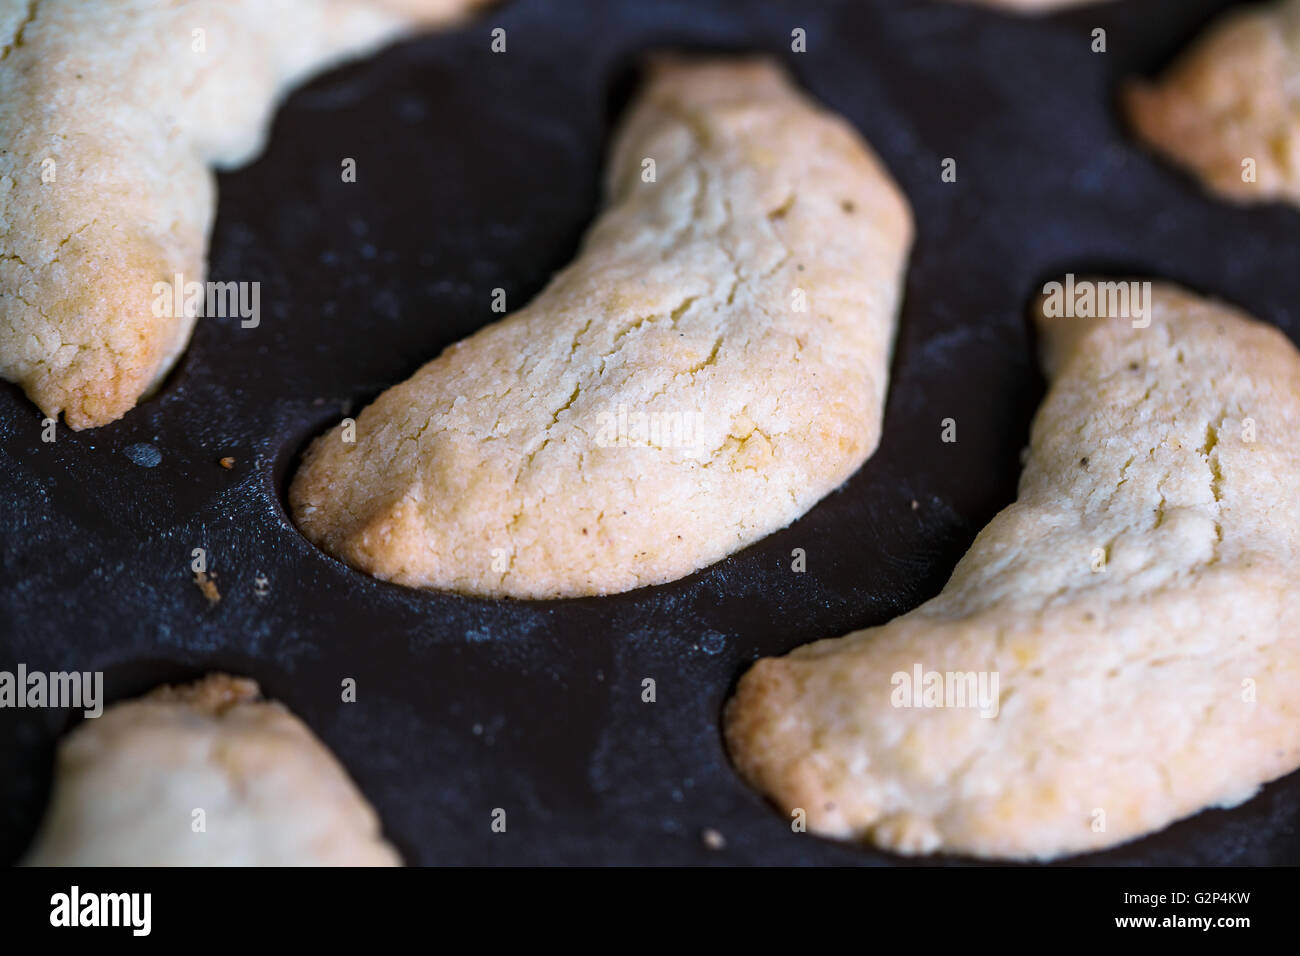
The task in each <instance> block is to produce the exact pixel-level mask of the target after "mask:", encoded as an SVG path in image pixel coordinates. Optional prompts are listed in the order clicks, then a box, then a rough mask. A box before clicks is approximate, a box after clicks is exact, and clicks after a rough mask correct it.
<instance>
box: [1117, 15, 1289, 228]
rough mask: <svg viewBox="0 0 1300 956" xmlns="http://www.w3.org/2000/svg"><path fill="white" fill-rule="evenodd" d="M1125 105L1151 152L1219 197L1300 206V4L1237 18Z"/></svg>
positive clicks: (1134, 86)
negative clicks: (1274, 201) (1183, 171)
mask: <svg viewBox="0 0 1300 956" xmlns="http://www.w3.org/2000/svg"><path fill="white" fill-rule="evenodd" d="M1123 100H1124V105H1125V108H1126V110H1127V112H1128V116H1129V119H1130V121H1131V122H1132V124H1133V126H1134V128H1135V129H1136V130H1137V133H1138V135H1139V136H1140V137H1141V138H1142V139H1143V140H1145V141H1146V143H1147V144H1148V145H1150V146H1151V147H1152V148H1153V149H1155V150H1156V151H1157V152H1158V153H1160V154H1161V155H1163V156H1165V157H1166V158H1168V159H1170V160H1172V161H1173V162H1175V163H1177V164H1179V165H1180V166H1183V167H1185V168H1186V169H1188V170H1189V171H1191V172H1192V173H1193V174H1195V175H1196V176H1197V178H1199V179H1200V180H1201V181H1202V182H1203V183H1204V185H1205V186H1206V187H1207V188H1209V189H1210V190H1212V191H1214V192H1215V193H1217V194H1219V195H1220V196H1222V197H1224V198H1226V199H1231V200H1234V201H1236V202H1262V201H1266V200H1277V199H1281V200H1285V201H1287V202H1291V203H1300V0H1280V2H1274V3H1268V4H1265V5H1262V6H1251V7H1246V8H1244V9H1234V10H1230V11H1229V12H1228V13H1226V14H1225V15H1224V16H1223V17H1222V18H1220V19H1219V20H1218V21H1216V22H1215V23H1214V25H1213V26H1211V27H1210V28H1209V30H1208V31H1207V32H1206V33H1205V34H1204V35H1203V36H1202V37H1200V38H1199V39H1198V40H1196V42H1195V43H1194V44H1193V45H1192V47H1191V49H1189V50H1188V51H1187V52H1186V53H1184V54H1183V55H1182V56H1181V57H1180V58H1179V59H1178V60H1177V61H1176V62H1175V63H1174V64H1173V66H1171V67H1170V68H1169V69H1168V70H1167V71H1166V72H1165V73H1164V75H1163V76H1161V77H1160V78H1159V79H1157V80H1155V81H1153V82H1147V81H1141V80H1137V81H1133V82H1131V83H1129V84H1128V86H1127V87H1126V88H1125V90H1124V96H1123Z"/></svg>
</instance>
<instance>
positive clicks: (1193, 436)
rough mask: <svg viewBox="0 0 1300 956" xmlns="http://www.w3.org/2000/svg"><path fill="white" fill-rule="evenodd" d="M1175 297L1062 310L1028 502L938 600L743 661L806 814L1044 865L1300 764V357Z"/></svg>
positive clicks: (765, 750)
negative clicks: (1140, 312) (1066, 313)
mask: <svg viewBox="0 0 1300 956" xmlns="http://www.w3.org/2000/svg"><path fill="white" fill-rule="evenodd" d="M1151 298H1152V308H1151V310H1150V312H1149V313H1148V314H1147V315H1146V317H1145V318H1144V319H1143V320H1142V321H1138V320H1136V319H1134V320H1132V321H1130V320H1129V319H1127V318H1107V319H1088V318H1065V317H1062V318H1050V319H1044V318H1042V317H1041V310H1040V320H1039V328H1040V331H1041V334H1042V341H1043V362H1044V367H1045V370H1046V372H1047V375H1048V377H1049V379H1050V380H1051V385H1050V389H1049V391H1048V394H1047V397H1046V399H1045V400H1044V402H1043V405H1042V406H1041V408H1040V409H1039V411H1038V414H1037V417H1036V418H1035V420H1034V424H1033V429H1032V434H1031V438H1030V448H1029V453H1028V460H1027V462H1026V464H1025V470H1024V473H1023V475H1022V476H1021V480H1020V489H1019V496H1018V498H1017V500H1016V502H1015V503H1014V504H1012V505H1011V506H1010V507H1008V508H1007V509H1006V510H1004V511H1003V512H1002V513H1000V514H999V515H997V517H995V518H994V519H993V521H992V522H991V523H990V524H989V525H988V527H986V528H985V529H984V530H983V531H982V532H981V533H980V535H979V536H978V537H977V538H976V539H975V543H974V544H973V545H972V546H971V549H970V551H969V552H968V553H967V554H966V556H965V557H964V558H963V559H962V560H961V562H960V563H959V564H958V565H957V568H956V570H955V571H954V572H953V575H952V578H951V579H950V580H949V582H948V584H947V586H946V587H945V588H944V589H943V592H942V593H941V594H940V595H939V596H938V597H936V598H934V599H933V600H931V601H929V602H927V603H926V604H924V605H922V606H921V607H919V608H918V609H916V610H915V611H913V612H911V613H909V614H906V615H904V616H902V617H900V618H898V619H896V620H894V621H892V622H890V623H888V624H886V625H884V626H882V627H875V628H869V629H867V630H862V631H857V632H855V633H853V634H850V635H848V636H847V637H842V638H838V639H834V640H824V641H819V642H817V643H814V644H810V645H808V646H806V647H801V648H799V649H797V650H795V651H793V652H792V653H790V654H789V655H787V656H785V657H781V658H766V659H763V660H760V661H759V662H758V663H756V664H755V665H754V667H753V668H752V669H751V670H750V671H749V672H748V673H746V674H745V675H744V677H743V678H742V679H741V681H740V684H739V687H738V689H737V692H736V696H735V697H734V699H733V700H732V701H731V702H730V704H729V706H728V708H727V712H726V722H725V723H726V739H727V742H728V746H729V749H730V752H731V755H732V758H733V760H734V762H735V765H736V767H737V769H738V770H739V771H740V772H741V774H742V775H743V776H744V777H745V778H747V779H748V780H749V781H750V782H752V783H753V784H754V785H755V786H756V787H757V788H759V789H760V790H762V791H763V792H764V793H766V794H767V795H768V796H769V797H771V799H772V800H773V801H775V803H776V804H777V805H778V806H779V807H780V808H781V809H782V810H783V811H784V812H786V813H790V814H795V811H796V810H802V811H803V812H804V814H806V820H807V824H808V828H809V829H810V830H812V831H815V832H817V833H821V834H824V835H827V836H833V837H840V838H844V839H852V840H862V841H868V842H870V843H874V844H875V845H877V846H879V847H883V848H886V849H889V850H894V851H897V852H900V853H909V854H912V853H930V852H934V851H945V852H951V853H960V854H969V855H972V856H978V857H993V858H1009V859H1047V858H1051V857H1056V856H1060V855H1063V854H1068V853H1076V852H1080V851H1084V850H1095V849H1099V848H1101V847H1108V846H1112V845H1114V844H1117V843H1121V842H1123V841H1125V840H1129V839H1132V838H1134V837H1138V836H1141V835H1142V834H1145V833H1150V832H1151V831H1153V830H1158V829H1160V828H1162V827H1164V826H1166V825H1168V824H1169V823H1171V822H1173V821H1174V820H1177V819H1179V818H1181V817H1185V816H1188V815H1189V814H1192V813H1196V812H1197V811H1198V810H1202V809H1204V808H1206V807H1216V806H1231V805H1234V804H1237V803H1240V802H1241V801H1243V800H1245V799H1247V798H1248V797H1250V796H1251V795H1253V794H1254V793H1255V792H1256V791H1257V790H1258V788H1259V787H1260V785H1261V784H1263V783H1264V782H1266V781H1269V780H1272V779H1274V778H1276V777H1280V776H1282V775H1283V774H1286V773H1289V772H1291V771H1292V770H1295V769H1296V768H1297V766H1300V639H1298V638H1297V627H1298V626H1300V581H1298V580H1297V571H1296V554H1297V550H1298V549H1300V448H1298V447H1297V445H1296V441H1295V436H1296V435H1297V434H1298V433H1300V355H1298V354H1297V352H1296V349H1295V348H1294V346H1293V345H1292V344H1291V343H1290V342H1289V341H1288V340H1287V338H1286V337H1285V336H1284V335H1282V334H1281V333H1280V332H1279V331H1278V330H1277V329H1275V328H1273V327H1271V326H1267V325H1264V324H1262V323H1260V322H1256V321H1254V320H1252V319H1250V318H1249V317H1247V316H1246V315H1244V314H1242V313H1241V312H1239V311H1237V310H1236V309H1234V308H1231V307H1229V306H1226V305H1223V304H1221V303H1218V302H1214V301H1211V300H1206V299H1202V298H1199V297H1197V296H1194V295H1192V294H1190V293H1188V292H1185V291H1183V290H1181V289H1178V288H1176V287H1174V286H1170V285H1164V284H1155V285H1154V287H1153V292H1152V297H1151ZM1107 314H1112V315H1113V314H1114V313H1113V312H1110V313H1107ZM1144 322H1146V323H1149V324H1147V325H1146V327H1142V326H1143V323H1144ZM1135 326H1136V327H1135ZM793 819H798V814H795V816H793V817H792V820H793Z"/></svg>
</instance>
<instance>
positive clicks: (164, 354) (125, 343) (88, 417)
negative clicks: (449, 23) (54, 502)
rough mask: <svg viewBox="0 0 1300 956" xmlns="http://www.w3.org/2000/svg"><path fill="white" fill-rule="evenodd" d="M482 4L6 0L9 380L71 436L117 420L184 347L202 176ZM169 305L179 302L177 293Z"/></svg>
mask: <svg viewBox="0 0 1300 956" xmlns="http://www.w3.org/2000/svg"><path fill="white" fill-rule="evenodd" d="M475 2H476V0H374V2H365V0H273V2H268V0H194V2H188V3H168V2H163V0H130V2H123V3H115V4H109V3H86V2H84V0H42V2H41V3H38V4H37V3H27V2H22V0H0V144H2V148H0V376H3V377H4V378H6V379H8V380H9V381H12V382H17V383H18V384H19V385H21V386H22V388H23V389H24V390H25V391H26V392H27V394H28V396H30V398H31V399H32V401H34V402H35V403H36V404H37V405H38V406H40V408H41V410H42V411H43V412H44V413H45V414H46V415H49V416H53V417H57V416H58V415H59V414H60V413H62V414H63V416H64V419H65V421H66V422H67V424H68V426H69V427H71V428H74V429H80V428H89V427H92V426H95V425H103V424H106V423H107V422H111V421H113V420H114V419H117V418H120V417H121V416H122V415H124V414H125V413H126V412H127V411H129V410H130V409H131V408H132V407H134V405H135V404H136V402H137V401H139V399H140V398H141V397H142V396H143V395H145V394H146V393H148V392H149V391H151V390H152V389H154V388H155V387H157V385H158V384H159V383H160V382H161V380H162V379H163V377H164V376H165V375H166V374H167V372H168V370H169V369H170V368H171V367H172V365H173V364H174V363H175V361H176V359H177V357H178V356H179V355H180V353H181V351H182V350H183V349H184V348H185V344H186V342H187V341H188V340H189V336H190V332H191V330H192V329H193V326H194V315H193V314H190V313H192V312H193V309H192V308H187V307H186V304H185V303H184V302H182V306H181V308H179V309H177V308H175V307H172V308H165V307H163V308H160V307H159V303H160V302H165V301H166V297H165V296H160V294H159V291H158V289H159V288H161V287H160V286H159V284H160V283H172V284H174V283H175V277H176V276H177V275H181V276H182V277H183V280H182V282H183V284H184V285H188V284H189V283H190V282H200V283H201V282H203V281H204V280H205V272H206V266H207V238H208V232H209V229H210V227H211V225H212V217H213V213H214V209H215V201H214V200H215V189H214V182H213V176H212V173H211V171H210V168H209V167H212V166H216V167H219V168H229V167H231V166H237V165H239V164H241V163H244V162H246V161H248V160H249V159H251V158H252V157H253V156H254V155H255V154H256V153H257V152H258V151H259V150H260V149H261V145H262V141H263V137H264V135H265V131H266V126H267V122H268V120H269V117H270V114H271V111H272V110H273V109H274V106H275V104H276V102H277V101H278V100H279V98H280V97H281V96H283V95H284V94H285V93H286V91H287V90H288V89H289V88H290V87H291V86H293V85H294V84H296V83H299V82H301V81H302V80H304V79H305V78H306V77H308V76H310V75H311V74H313V73H315V72H318V71H320V70H323V69H325V68H327V67H330V66H332V65H334V64H336V63H338V62H339V61H340V60H342V59H344V58H346V57H350V56H356V55H359V54H362V53H365V52H367V51H370V50H372V49H374V48H376V47H377V46H379V45H380V44H382V43H384V42H386V41H389V40H392V39H394V38H395V37H397V36H398V35H400V34H402V33H403V32H406V31H410V30H413V29H415V28H417V27H418V26H420V25H422V24H426V23H433V22H441V21H445V20H448V19H450V18H451V17H453V16H454V15H456V14H458V13H460V12H461V11H463V10H465V9H467V8H469V7H472V6H474V5H475ZM173 298H176V297H173Z"/></svg>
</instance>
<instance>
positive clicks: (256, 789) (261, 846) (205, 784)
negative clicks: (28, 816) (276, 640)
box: [24, 674, 401, 866]
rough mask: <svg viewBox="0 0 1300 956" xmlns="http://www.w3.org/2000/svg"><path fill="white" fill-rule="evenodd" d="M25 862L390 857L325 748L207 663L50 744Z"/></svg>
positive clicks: (322, 861) (293, 861)
mask: <svg viewBox="0 0 1300 956" xmlns="http://www.w3.org/2000/svg"><path fill="white" fill-rule="evenodd" d="M24 862H25V863H26V864H27V865H29V866H394V865H399V864H400V862H401V861H400V860H399V858H398V856H397V853H396V851H394V850H393V848H392V847H391V846H389V845H388V844H387V843H386V842H385V841H384V839H383V837H382V835H381V834H380V832H379V820H378V818H376V816H375V812H374V810H373V809H371V807H370V804H368V803H367V802H366V800H365V798H364V797H363V796H362V795H361V794H360V793H359V792H358V791H357V788H356V786H355V785H354V784H353V783H352V781H351V780H350V779H349V778H348V775H347V773H346V771H344V769H343V768H342V767H341V766H339V763H338V761H337V760H335V759H334V756H333V755H332V754H331V753H330V752H329V751H328V750H327V749H326V748H325V747H324V745H323V744H321V742H320V741H319V740H317V739H316V737H315V736H313V734H312V732H311V731H310V730H308V729H307V727H306V725H304V724H303V722H302V721H300V720H299V719H298V718H297V717H295V716H294V715H293V714H291V713H289V711H288V710H286V709H285V708H284V707H283V706H282V705H281V704H277V703H271V702H267V701H261V700H259V699H258V688H257V684H255V683H254V682H253V681H251V680H247V679H243V678H234V677H227V676H225V675H222V674H214V675H210V676H208V677H205V678H204V679H203V680H201V681H199V682H197V683H195V684H190V685H186V686H183V687H163V688H160V689H158V690H155V691H154V692H153V693H151V694H148V695H147V696H145V697H141V698H139V699H137V700H132V701H128V702H126V703H123V704H118V705H117V706H115V707H110V708H108V709H107V710H106V711H104V714H103V716H101V717H99V718H96V719H91V720H87V721H86V722H85V723H84V724H82V725H81V726H80V727H78V728H77V729H76V730H75V731H74V732H73V733H72V734H70V735H69V736H68V738H67V739H66V740H64V741H63V743H62V744H61V745H60V747H59V756H58V763H57V768H56V778H55V782H54V794H53V798H52V802H51V806H50V809H49V812H48V813H47V815H46V818H45V822H44V823H43V825H42V827H41V832H40V833H39V834H38V836H37V838H36V843H35V845H34V846H33V847H32V850H31V851H30V853H29V854H28V856H27V859H26V860H25V861H24Z"/></svg>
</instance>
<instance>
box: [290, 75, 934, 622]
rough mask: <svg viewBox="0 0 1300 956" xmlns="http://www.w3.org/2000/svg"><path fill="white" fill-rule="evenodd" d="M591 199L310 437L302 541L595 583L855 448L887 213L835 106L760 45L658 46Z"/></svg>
mask: <svg viewBox="0 0 1300 956" xmlns="http://www.w3.org/2000/svg"><path fill="white" fill-rule="evenodd" d="M651 162H653V175H651V174H650V173H651V167H650V163H651ZM607 195H608V203H607V206H606V208H605V210H604V212H603V213H602V214H601V215H600V217H599V218H598V220H597V221H596V223H595V224H594V225H593V226H592V228H591V230H590V232H589V233H588V235H587V238H586V240H585V242H584V245H583V248H582V250H581V252H580V253H579V256H578V258H577V259H576V260H575V261H574V262H573V263H572V264H571V265H570V266H569V267H568V268H566V269H565V270H563V271H562V272H560V273H559V274H557V275H556V276H555V277H554V278H553V279H552V281H551V282H550V284H549V285H548V286H547V287H546V289H544V290H543V291H542V292H541V293H540V294H539V295H538V296H537V297H536V298H535V299H534V300H533V301H532V302H531V303H530V304H529V305H527V306H526V307H525V308H523V309H522V310H520V311H518V312H516V313H514V314H512V315H510V316H508V317H506V318H505V319H503V320H502V321H500V322H498V323H496V324H494V325H491V326H488V327H487V328H485V329H483V330H481V331H479V332H478V333H476V334H475V335H473V336H471V337H470V338H468V339H466V340H464V341H462V342H459V343H457V344H456V345H453V346H452V347H451V348H449V349H447V350H446V351H445V352H444V353H443V354H442V355H441V356H439V357H438V358H437V359H435V360H434V361H432V362H430V363H428V364H427V365H425V366H424V367H423V368H422V369H420V370H419V371H418V372H417V373H416V374H415V375H414V376H413V377H412V378H410V379H408V380H407V381H406V382H404V383H402V384H401V385H398V386H395V387H394V388H391V389H389V390H388V391H387V392H385V393H384V394H383V395H381V396H380V397H379V398H378V399H377V400H376V401H375V402H374V403H373V404H372V405H371V406H369V407H368V408H367V409H366V410H365V411H364V412H362V414H361V415H360V416H359V417H358V419H357V420H356V423H355V441H352V442H349V441H347V440H346V438H347V428H348V425H347V423H344V424H343V425H341V426H339V427H338V428H335V429H334V430H333V431H331V432H328V433H326V434H325V435H323V436H321V437H320V438H318V439H317V440H316V441H315V443H314V444H313V445H312V446H311V448H310V449H309V450H308V452H307V454H306V456H305V459H304V462H303V464H302V466H301V468H300V470H299V472H298V474H297V475H296V476H295V479H294V482H293V485H292V488H291V490H290V505H291V509H292V512H293V516H294V520H295V522H296V523H297V524H298V526H299V527H300V528H301V529H302V530H303V532H304V533H305V534H306V535H307V537H308V538H310V539H311V540H312V541H314V542H315V543H316V544H318V545H319V546H320V547H322V548H323V549H324V550H326V551H327V552H329V553H331V554H333V555H335V556H337V557H340V558H342V559H343V560H345V561H347V562H348V563H349V564H351V565H353V566H354V567H357V568H360V569H361V570H364V571H367V572H369V573H371V574H374V575H376V576H377V577H380V578H384V579H386V580H391V581H396V582H398V583H401V584H406V585H411V586H418V587H431V588H443V589H450V590H456V591H461V592H465V593H471V594H480V595H489V596H511V597H533V598H552V597H569V596H577V595H589V594H607V593H612V592H617V591H625V590H628V589H631V588H635V587H640V586H642V585H648V584H657V583H661V582H664V581H670V580H673V579H675V578H678V577H681V576H683V575H685V574H688V573H690V572H692V571H694V570H696V569H698V568H701V567H704V566H705V565H708V564H711V563H713V562H714V561H717V560H719V559H721V558H723V557H725V556H726V555H728V554H730V553H732V552H734V551H736V550H738V549H740V548H742V547H744V546H745V545H747V544H749V543H751V542H752V541H755V540H757V539H758V538H760V537H762V536H764V535H766V534H768V533H770V532H772V531H775V530H777V529H778V528H781V527H784V526H785V525H787V524H789V523H790V522H792V521H793V520H795V519H796V518H798V517H799V516H800V515H801V514H803V513H804V512H805V511H807V510H808V509H809V508H810V507H812V505H813V504H814V503H815V502H816V501H818V500H819V499H820V498H822V497H823V496H824V495H825V494H826V493H827V492H829V491H831V490H832V489H833V488H835V487H836V486H837V485H839V484H840V483H842V482H843V481H844V480H845V479H846V478H848V477H849V476H850V475H851V474H852V473H853V472H854V471H855V470H856V469H857V468H858V467H859V466H860V465H861V464H862V462H863V461H864V460H865V459H866V458H867V456H868V455H870V453H871V452H872V451H873V450H874V449H875V447H876V444H877V442H878V441H879V437H880V420H881V412H882V406H883V402H884V396H885V386H886V379H887V375H888V361H889V354H890V349H891V345H892V340H893V335H894V326H895V316H896V312H897V307H898V302H899V297H900V294H901V290H900V284H901V273H902V270H903V266H904V262H905V259H906V254H907V249H908V247H909V245H910V241H911V232H912V225H911V214H910V211H909V209H908V207H907V204H906V201H905V200H904V199H903V197H902V196H901V194H900V193H899V191H898V190H897V188H896V187H895V186H894V184H893V183H892V181H891V180H890V178H889V176H888V174H887V173H886V172H885V170H884V169H883V167H882V166H881V165H880V163H879V161H878V160H877V159H876V158H875V157H874V156H873V155H872V153H871V152H870V151H869V149H868V148H867V147H866V146H865V145H864V144H863V143H862V142H861V140H860V139H859V137H858V136H857V135H856V133H855V132H854V131H853V130H852V129H851V127H849V126H848V124H846V123H844V122H843V121H842V120H840V119H839V118H837V117H834V116H831V115H830V114H828V113H826V112H824V111H823V110H821V109H818V108H817V107H815V106H814V105H813V104H812V103H810V102H809V101H808V100H807V99H806V98H805V97H804V96H803V95H802V94H800V93H799V92H798V91H796V90H795V89H794V88H793V87H792V86H791V84H790V83H789V81H788V79H787V78H786V77H785V75H784V74H783V73H782V72H781V71H780V70H779V69H778V68H777V67H775V66H774V65H772V64H771V63H769V62H767V61H763V60H758V59H741V60H714V61H690V60H678V59H671V58H660V59H659V60H658V61H656V64H655V66H654V67H653V68H652V70H651V76H650V78H649V81H648V84H647V86H646V88H645V89H644V90H643V92H642V93H641V95H640V96H639V98H638V101H637V102H636V104H635V106H634V107H633V109H632V110H631V112H630V115H629V116H628V118H627V119H626V121H625V122H624V124H623V128H622V130H621V132H620V134H619V136H618V138H617V141H616V143H615V146H614V151H613V156H612V158H611V161H610V165H609V170H608V173H607ZM638 425H639V426H640V427H638Z"/></svg>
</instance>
